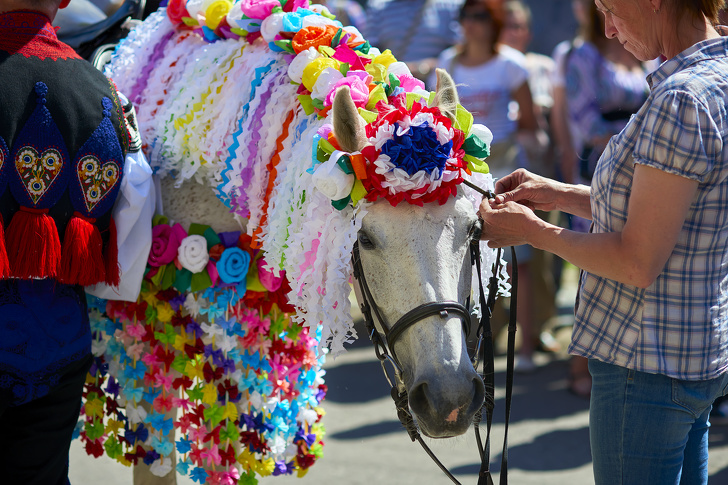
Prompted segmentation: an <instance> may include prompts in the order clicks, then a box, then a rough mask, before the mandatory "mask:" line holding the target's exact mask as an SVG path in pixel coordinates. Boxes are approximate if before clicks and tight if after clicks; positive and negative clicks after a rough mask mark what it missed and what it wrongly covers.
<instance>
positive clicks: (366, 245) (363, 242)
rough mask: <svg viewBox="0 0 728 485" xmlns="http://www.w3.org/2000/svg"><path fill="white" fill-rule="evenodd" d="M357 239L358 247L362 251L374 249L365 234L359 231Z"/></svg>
mask: <svg viewBox="0 0 728 485" xmlns="http://www.w3.org/2000/svg"><path fill="white" fill-rule="evenodd" d="M358 239H359V246H360V247H361V248H362V249H374V243H373V242H372V240H371V239H369V236H368V235H367V233H366V232H364V231H359V235H358Z"/></svg>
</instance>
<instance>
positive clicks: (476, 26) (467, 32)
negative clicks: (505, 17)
mask: <svg viewBox="0 0 728 485" xmlns="http://www.w3.org/2000/svg"><path fill="white" fill-rule="evenodd" d="M460 25H462V27H463V36H464V37H465V41H466V42H478V43H485V44H486V45H491V44H492V41H493V39H492V35H493V34H492V32H493V30H492V29H493V20H492V19H491V17H490V14H489V13H488V11H487V10H486V9H484V8H480V7H477V6H475V7H468V8H466V9H465V10H463V12H462V14H461V15H460Z"/></svg>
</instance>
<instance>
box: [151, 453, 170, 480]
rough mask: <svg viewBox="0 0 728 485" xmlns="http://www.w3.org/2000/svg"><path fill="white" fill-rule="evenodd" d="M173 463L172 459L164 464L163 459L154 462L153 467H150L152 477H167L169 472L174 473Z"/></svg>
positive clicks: (168, 459)
mask: <svg viewBox="0 0 728 485" xmlns="http://www.w3.org/2000/svg"><path fill="white" fill-rule="evenodd" d="M172 463H173V460H171V459H170V458H167V459H166V460H164V463H162V460H161V458H158V459H156V460H154V463H152V466H150V467H149V471H150V472H152V475H154V476H156V477H165V476H167V474H168V473H169V472H171V471H172Z"/></svg>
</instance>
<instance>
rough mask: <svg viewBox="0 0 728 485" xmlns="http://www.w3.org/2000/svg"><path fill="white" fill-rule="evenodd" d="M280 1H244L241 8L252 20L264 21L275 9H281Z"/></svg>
mask: <svg viewBox="0 0 728 485" xmlns="http://www.w3.org/2000/svg"><path fill="white" fill-rule="evenodd" d="M280 6H281V2H279V1H278V0H242V2H240V8H241V9H242V10H243V13H244V14H245V15H247V16H248V17H249V18H251V19H264V18H266V17H267V16H268V15H270V13H271V12H272V11H273V8H274V7H280Z"/></svg>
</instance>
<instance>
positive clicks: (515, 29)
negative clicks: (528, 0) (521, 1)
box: [500, 9, 531, 52]
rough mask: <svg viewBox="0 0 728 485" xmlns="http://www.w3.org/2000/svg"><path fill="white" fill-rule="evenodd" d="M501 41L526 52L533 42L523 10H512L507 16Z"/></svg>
mask: <svg viewBox="0 0 728 485" xmlns="http://www.w3.org/2000/svg"><path fill="white" fill-rule="evenodd" d="M500 41H501V42H503V43H504V44H506V45H508V46H511V47H513V48H514V49H518V50H519V51H521V52H526V49H527V48H528V44H529V42H531V31H530V30H529V29H528V19H527V18H526V12H524V11H523V10H517V9H514V10H510V11H509V12H508V14H507V15H506V22H505V24H504V25H503V30H501V34H500Z"/></svg>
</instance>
